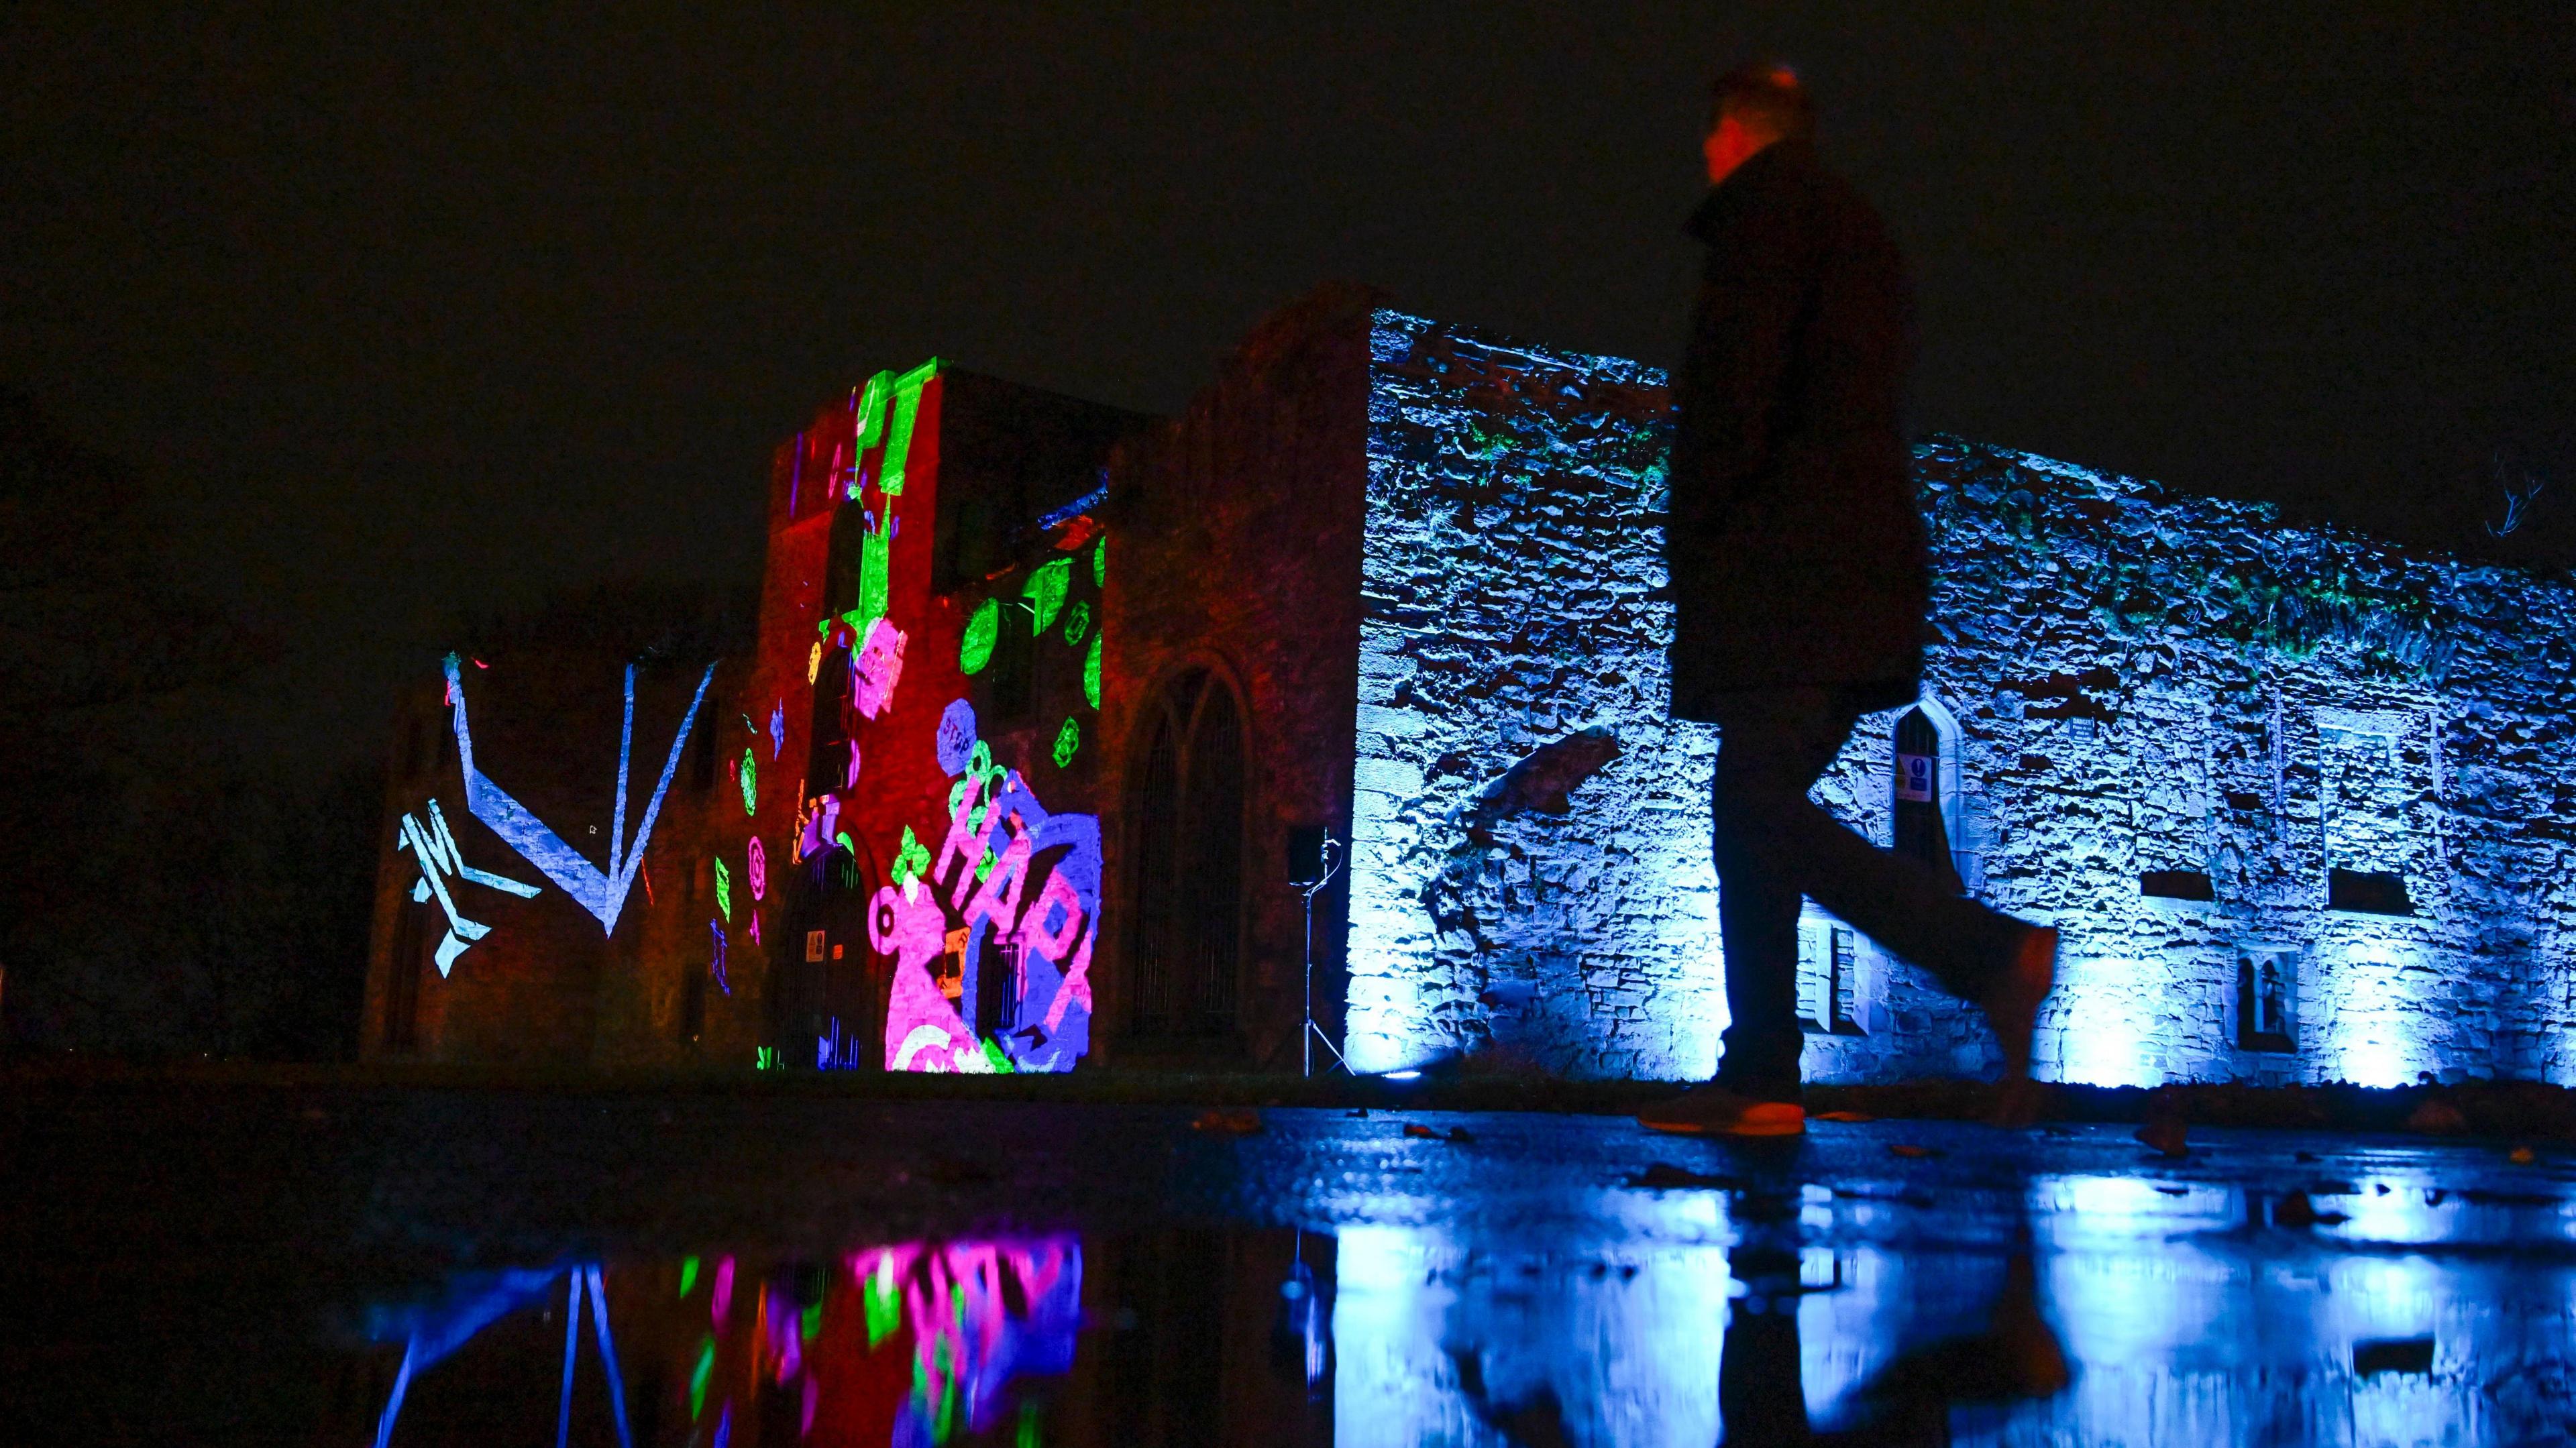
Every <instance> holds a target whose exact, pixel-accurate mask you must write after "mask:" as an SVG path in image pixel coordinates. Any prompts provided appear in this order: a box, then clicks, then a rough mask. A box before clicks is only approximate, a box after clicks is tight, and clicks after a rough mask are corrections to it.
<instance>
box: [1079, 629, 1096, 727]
mask: <svg viewBox="0 0 2576 1448" xmlns="http://www.w3.org/2000/svg"><path fill="white" fill-rule="evenodd" d="M1082 701H1083V702H1084V703H1086V704H1089V705H1090V706H1091V707H1092V708H1094V709H1097V708H1099V707H1100V635H1098V634H1093V635H1092V636H1091V652H1090V653H1089V654H1088V655H1086V656H1085V657H1084V658H1083V661H1082Z"/></svg>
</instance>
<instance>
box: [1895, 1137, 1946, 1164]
mask: <svg viewBox="0 0 2576 1448" xmlns="http://www.w3.org/2000/svg"><path fill="white" fill-rule="evenodd" d="M1887 1154H1888V1155H1890V1156H1901V1157H1904V1158H1906V1159H1907V1160H1909V1161H1914V1160H1919V1159H1921V1158H1923V1157H1927V1156H1939V1155H1941V1148H1939V1147H1937V1146H1914V1145H1911V1144H1909V1143H1907V1142H1902V1141H1891V1142H1889V1143H1888V1144H1887Z"/></svg>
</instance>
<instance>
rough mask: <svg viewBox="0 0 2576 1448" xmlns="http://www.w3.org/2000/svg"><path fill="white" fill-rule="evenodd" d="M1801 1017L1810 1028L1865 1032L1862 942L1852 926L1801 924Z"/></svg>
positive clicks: (1835, 1032) (1845, 1033)
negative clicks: (1861, 1019)
mask: <svg viewBox="0 0 2576 1448" xmlns="http://www.w3.org/2000/svg"><path fill="white" fill-rule="evenodd" d="M1798 1018H1799V1023H1800V1024H1802V1025H1803V1026H1805V1027H1806V1028H1807V1029H1808V1030H1810V1031H1816V1032H1821V1033H1825V1034H1830V1035H1838V1036H1857V1035H1860V1034H1862V1031H1861V1028H1860V945H1859V941H1858V940H1857V939H1856V938H1855V937H1854V936H1853V934H1852V931H1851V928H1850V927H1849V926H1845V925H1816V924H1809V925H1802V926H1800V927H1799V929H1798Z"/></svg>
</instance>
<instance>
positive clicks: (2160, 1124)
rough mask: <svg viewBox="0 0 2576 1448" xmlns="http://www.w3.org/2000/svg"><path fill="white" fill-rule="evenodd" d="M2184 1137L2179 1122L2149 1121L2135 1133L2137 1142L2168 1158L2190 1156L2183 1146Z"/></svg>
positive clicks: (2181, 1125)
mask: <svg viewBox="0 0 2576 1448" xmlns="http://www.w3.org/2000/svg"><path fill="white" fill-rule="evenodd" d="M2184 1135H2185V1133H2184V1130H2183V1124H2182V1123H2181V1122H2179V1121H2150V1122H2148V1123H2147V1124H2146V1125H2144V1126H2141V1127H2139V1128H2138V1129H2137V1132H2136V1136H2137V1138H2138V1140H2140V1141H2142V1142H2144V1143H2146V1144H2147V1145H2148V1146H2151V1147H2154V1148H2155V1149H2156V1150H2157V1151H2158V1152H2161V1153H2162V1154H2164V1155H2166V1156H2169V1157H2171V1156H2188V1155H2190V1151H2189V1149H2188V1148H2187V1147H2186V1146H2185V1145H2184V1144H2183V1139H2184Z"/></svg>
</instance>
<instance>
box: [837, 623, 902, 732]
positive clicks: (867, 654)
mask: <svg viewBox="0 0 2576 1448" xmlns="http://www.w3.org/2000/svg"><path fill="white" fill-rule="evenodd" d="M903 645H904V636H903V633H902V631H901V630H899V629H897V628H896V627H895V626H894V625H893V624H892V623H889V622H888V621H886V620H885V619H878V620H876V621H875V622H874V623H871V624H869V625H868V638H867V642H865V643H863V644H861V645H859V648H858V652H856V653H854V654H852V655H851V656H850V703H851V706H852V707H853V708H855V709H857V710H858V712H859V717H860V718H862V719H874V718H876V717H877V716H878V715H880V714H883V713H884V712H885V711H886V708H887V706H889V705H891V704H892V703H894V686H895V684H896V682H897V681H898V680H900V679H901V678H902V677H903Z"/></svg>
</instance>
